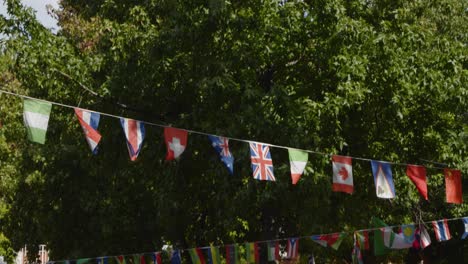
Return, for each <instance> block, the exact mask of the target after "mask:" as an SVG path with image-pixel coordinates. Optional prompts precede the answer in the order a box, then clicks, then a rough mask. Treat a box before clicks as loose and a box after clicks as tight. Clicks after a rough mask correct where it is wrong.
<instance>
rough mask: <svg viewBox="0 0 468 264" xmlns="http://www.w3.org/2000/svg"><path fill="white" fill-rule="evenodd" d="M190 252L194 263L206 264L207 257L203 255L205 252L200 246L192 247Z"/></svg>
mask: <svg viewBox="0 0 468 264" xmlns="http://www.w3.org/2000/svg"><path fill="white" fill-rule="evenodd" d="M188 252H189V254H190V258H191V259H192V263H193V264H206V261H205V257H203V253H202V250H201V249H200V248H191V249H189V250H188Z"/></svg>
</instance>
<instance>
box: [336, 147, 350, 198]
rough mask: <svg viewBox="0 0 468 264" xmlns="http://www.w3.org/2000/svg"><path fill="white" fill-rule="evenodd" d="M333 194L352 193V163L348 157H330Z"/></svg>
mask: <svg viewBox="0 0 468 264" xmlns="http://www.w3.org/2000/svg"><path fill="white" fill-rule="evenodd" d="M332 166H333V186H332V190H333V191H334V192H345V193H350V194H351V193H353V191H354V185H353V163H352V159H351V158H350V157H345V156H338V155H333V156H332Z"/></svg>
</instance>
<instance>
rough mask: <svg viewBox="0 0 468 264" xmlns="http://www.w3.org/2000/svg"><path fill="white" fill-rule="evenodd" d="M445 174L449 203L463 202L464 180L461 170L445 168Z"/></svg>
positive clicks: (446, 193)
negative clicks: (462, 179)
mask: <svg viewBox="0 0 468 264" xmlns="http://www.w3.org/2000/svg"><path fill="white" fill-rule="evenodd" d="M444 175H445V196H446V198H447V203H454V204H462V203H463V197H462V196H463V195H462V182H461V171H459V170H452V169H444Z"/></svg>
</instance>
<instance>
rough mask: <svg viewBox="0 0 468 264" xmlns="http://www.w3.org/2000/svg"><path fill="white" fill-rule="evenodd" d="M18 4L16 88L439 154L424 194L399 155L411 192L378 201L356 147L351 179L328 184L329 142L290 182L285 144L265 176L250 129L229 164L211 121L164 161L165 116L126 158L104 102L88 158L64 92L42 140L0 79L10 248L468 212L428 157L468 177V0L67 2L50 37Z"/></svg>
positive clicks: (138, 247)
mask: <svg viewBox="0 0 468 264" xmlns="http://www.w3.org/2000/svg"><path fill="white" fill-rule="evenodd" d="M7 3H8V8H9V13H10V17H9V18H2V21H1V29H2V32H3V34H4V36H6V38H5V39H4V41H3V42H2V62H4V63H2V85H3V88H2V89H5V90H10V91H16V92H19V93H21V94H28V95H30V96H34V97H38V98H42V99H48V100H52V101H56V102H62V103H65V104H70V105H79V106H80V107H84V108H88V109H93V110H97V111H103V112H107V113H112V114H116V115H121V116H127V117H131V118H134V119H140V120H145V121H150V122H155V123H160V124H171V125H173V126H176V127H181V128H188V129H193V130H197V131H204V132H207V133H213V134H218V135H226V136H230V137H235V138H244V139H250V140H257V141H261V142H269V143H273V144H278V145H285V146H290V147H298V148H303V149H309V150H314V151H319V152H324V153H341V154H346V155H352V156H358V157H368V158H373V159H378V160H389V161H394V162H403V163H405V162H407V163H414V164H423V165H427V166H429V169H428V174H429V180H428V189H429V202H426V201H424V200H422V199H420V197H419V195H418V193H417V192H416V189H415V188H414V186H413V185H412V183H411V182H410V181H409V179H408V178H407V177H406V175H405V168H404V167H402V166H394V167H393V172H394V180H395V184H396V192H397V198H396V199H393V200H391V201H389V200H383V199H378V198H377V197H376V195H375V191H374V183H373V179H372V176H371V170H370V164H369V162H366V161H357V160H355V161H354V164H353V171H354V172H353V173H354V179H355V193H354V194H353V195H345V194H342V193H333V192H332V191H331V164H330V160H329V158H328V157H326V156H322V155H311V156H310V157H309V160H310V162H309V164H308V166H307V174H306V175H305V176H303V178H302V179H301V180H300V182H299V184H298V185H297V186H292V185H291V183H290V176H289V161H288V157H287V152H286V151H285V150H282V149H276V148H273V149H272V155H273V162H274V165H275V175H276V177H277V182H276V183H268V182H258V181H255V180H253V179H252V177H251V168H250V157H249V153H248V146H247V144H245V143H241V142H236V141H232V142H231V150H232V152H233V155H234V157H235V159H236V160H235V169H234V170H235V172H234V175H233V176H229V174H228V173H227V171H226V169H225V168H224V167H223V165H222V163H221V162H220V161H219V158H218V156H217V154H216V153H215V152H214V150H213V149H212V147H211V146H210V144H209V141H208V139H207V138H206V137H205V136H200V135H194V134H191V135H190V136H189V145H188V148H187V150H186V152H185V153H184V154H183V156H182V158H181V159H180V160H178V161H176V162H165V161H164V155H165V146H164V140H163V137H162V129H161V128H159V127H155V126H147V136H146V139H145V143H144V147H143V150H142V151H141V154H140V157H139V158H138V160H137V161H136V162H131V161H129V158H128V154H127V150H126V145H125V141H124V135H123V132H122V129H121V128H120V125H119V122H118V120H117V119H113V118H109V117H103V118H102V121H101V124H100V127H99V131H100V132H101V134H102V135H103V139H102V142H101V144H100V149H99V154H98V155H97V156H93V155H92V154H91V153H90V151H89V149H88V146H87V144H86V143H85V140H84V138H83V134H82V131H81V129H80V128H79V124H78V122H77V120H76V119H75V117H74V116H73V112H72V110H70V109H67V108H61V107H58V106H54V107H53V109H52V115H51V120H50V123H49V129H48V134H47V142H46V144H45V145H43V146H42V145H37V144H33V143H29V142H27V141H26V136H25V130H24V128H23V126H22V121H21V114H22V112H21V111H22V109H21V103H20V102H21V101H20V99H18V98H14V97H11V96H7V95H2V96H1V98H0V100H1V105H0V107H1V113H0V114H1V121H2V124H3V126H2V128H1V130H0V148H1V151H0V153H1V154H0V167H1V170H0V177H1V183H0V199H1V200H0V201H1V206H0V221H1V225H0V231H2V232H3V233H4V234H5V235H6V236H7V237H8V238H9V240H10V241H11V243H12V245H13V247H14V248H18V247H20V246H21V245H23V244H24V243H29V244H30V245H35V244H39V243H47V244H48V245H49V247H50V249H51V256H52V258H53V259H65V258H68V259H69V258H78V257H87V256H99V255H115V254H120V253H130V252H148V251H152V250H154V249H158V248H161V246H162V245H163V244H167V243H169V244H173V245H175V246H176V247H180V248H187V247H193V246H196V245H208V244H209V243H214V244H223V243H233V242H244V241H256V240H265V239H273V238H279V237H291V236H296V235H308V234H318V233H329V232H337V231H342V230H355V229H360V228H366V227H368V226H369V225H370V219H371V217H372V216H377V217H380V218H382V219H383V220H384V221H385V222H387V223H389V224H400V223H410V222H417V221H419V220H421V219H422V220H432V219H440V218H444V217H446V218H450V217H459V216H466V215H468V206H467V205H466V204H463V205H451V204H447V203H445V187H444V180H443V175H442V171H441V170H440V169H437V168H434V167H445V166H448V167H454V168H459V169H461V170H462V174H463V175H464V176H465V179H466V175H468V159H467V153H468V144H467V142H468V138H467V134H468V128H467V120H468V112H467V111H468V110H467V109H468V87H467V83H468V82H467V77H468V71H467V69H466V66H467V49H466V43H467V40H468V39H467V35H466V32H468V28H467V27H468V21H467V17H468V16H467V14H466V1H458V0H437V1H436V0H429V1H422V0H421V1H399V0H392V1H388V0H373V1H363V0H352V1H343V0H333V1H325V0H317V1H306V0H304V1H299V0H296V1H275V0H263V1H254V0H252V1H226V0H210V1H201V0H189V1H187V0H149V1H128V0H93V1H85V0H62V2H61V9H60V10H55V11H54V14H55V15H56V16H57V17H58V19H59V24H60V30H59V31H58V32H57V33H56V34H53V33H51V32H50V30H48V29H45V28H43V27H42V25H40V24H39V23H38V22H37V21H36V19H35V17H34V15H33V13H32V11H31V10H28V9H27V8H24V7H23V6H21V5H20V4H19V1H17V0H9V1H7ZM85 88H86V89H91V90H92V91H93V92H94V93H90V92H89V91H87V90H86V89H85ZM95 93H97V94H98V95H97V96H96V95H95ZM430 161H438V162H442V163H444V164H438V163H432V162H430ZM466 182H467V181H466V180H464V186H463V187H464V190H465V193H467V190H468V186H467V184H466ZM464 198H465V199H464V200H465V201H467V200H468V197H467V196H466V195H465V197H464ZM451 227H453V233H454V235H457V234H458V235H459V234H460V232H461V231H462V230H461V225H459V224H458V223H456V224H453V226H452V225H451ZM467 247H468V246H467V244H466V242H465V243H463V241H460V240H459V239H453V240H452V241H450V242H449V243H446V244H443V245H442V244H439V243H434V245H433V246H432V247H431V248H430V249H427V250H425V252H424V254H426V255H430V256H432V258H433V259H434V260H440V259H444V258H447V256H448V255H450V256H452V257H454V258H458V259H459V258H460V257H461V254H462V252H463V248H464V249H465V251H467V250H466V249H467ZM442 249H444V250H442ZM350 251H351V240H350V239H349V238H348V239H347V240H346V241H345V243H344V244H343V245H342V247H341V248H340V250H338V251H337V252H335V251H333V252H332V251H330V250H329V249H323V248H320V246H318V245H313V244H312V243H311V242H310V243H308V242H304V243H303V244H302V246H301V252H304V255H307V254H308V253H310V252H314V254H315V255H316V259H317V260H325V259H326V260H327V261H329V262H330V261H332V260H333V259H335V260H340V259H342V260H348V261H349V260H350ZM365 254H366V253H365ZM465 257H466V256H465ZM366 258H368V259H369V261H382V260H389V259H396V260H397V261H398V260H399V261H402V259H403V258H414V259H416V258H417V254H416V253H413V252H408V251H398V252H393V253H392V254H391V255H389V256H384V257H378V258H374V257H373V256H371V255H369V254H366Z"/></svg>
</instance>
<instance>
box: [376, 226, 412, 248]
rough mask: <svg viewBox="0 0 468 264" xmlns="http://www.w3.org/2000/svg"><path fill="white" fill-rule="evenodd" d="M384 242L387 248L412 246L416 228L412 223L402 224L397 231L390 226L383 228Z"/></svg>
mask: <svg viewBox="0 0 468 264" xmlns="http://www.w3.org/2000/svg"><path fill="white" fill-rule="evenodd" d="M383 231H384V244H385V246H386V247H388V248H392V249H403V248H410V247H412V246H413V242H414V239H415V232H416V228H415V227H414V225H403V226H401V231H400V232H399V233H395V232H393V230H392V228H391V227H385V228H384V230H383Z"/></svg>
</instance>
